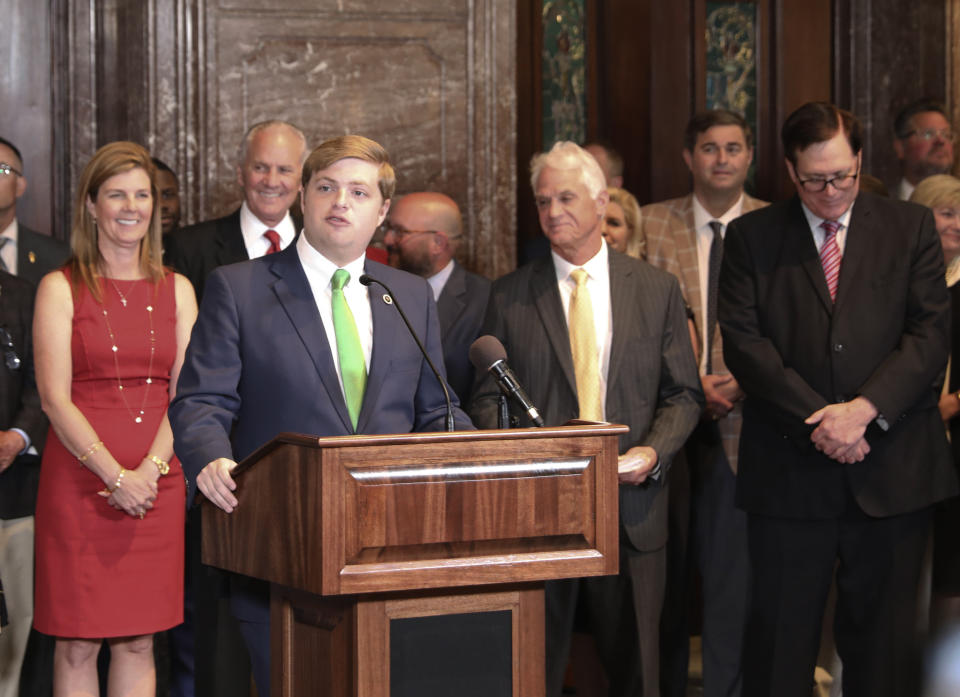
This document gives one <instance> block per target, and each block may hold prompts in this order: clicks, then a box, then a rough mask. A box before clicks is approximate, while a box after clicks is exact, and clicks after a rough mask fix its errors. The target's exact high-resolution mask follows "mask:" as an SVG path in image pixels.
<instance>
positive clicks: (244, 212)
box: [240, 201, 297, 259]
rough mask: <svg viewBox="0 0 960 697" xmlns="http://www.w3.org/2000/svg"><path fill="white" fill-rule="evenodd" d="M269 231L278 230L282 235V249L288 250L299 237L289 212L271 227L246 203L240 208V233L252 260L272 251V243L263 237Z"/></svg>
mask: <svg viewBox="0 0 960 697" xmlns="http://www.w3.org/2000/svg"><path fill="white" fill-rule="evenodd" d="M267 230H276V232H277V234H278V235H280V249H286V248H287V245H289V244H290V243H291V242H293V238H294V237H296V236H297V229H296V228H295V227H294V226H293V219H292V218H291V217H290V213H289V211H288V212H287V214H286V215H285V216H283V220H281V221H280V222H279V223H278V224H277V225H276V226H274V227H270V226H269V225H266V224H264V222H263V221H262V220H260V218H258V217H257V216H255V215H254V214H253V211H251V210H250V208H248V207H247V202H246V201H244V202H243V204H241V206H240V232H241V233H242V234H243V246H244V247H246V248H247V256H248V257H250V258H251V259H259V258H260V257H262V256H264V255H265V254H266V253H267V250H268V249H270V241H269V240H268V239H267V238H266V237H264V236H263V233H265V232H266V231H267Z"/></svg>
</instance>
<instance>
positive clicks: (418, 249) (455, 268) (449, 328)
mask: <svg viewBox="0 0 960 697" xmlns="http://www.w3.org/2000/svg"><path fill="white" fill-rule="evenodd" d="M388 216H389V217H388V218H387V220H386V221H384V223H383V226H382V229H383V233H384V236H383V241H384V244H385V245H386V247H387V253H388V261H389V263H390V266H393V267H396V268H398V269H402V270H403V271H408V272H410V273H413V274H416V275H418V276H422V277H423V278H425V279H427V283H429V284H430V288H431V290H432V291H433V299H434V300H436V301H437V315H438V317H439V318H440V339H441V342H442V344H443V363H444V366H445V367H446V369H447V380H448V381H449V383H450V386H451V387H452V388H453V391H454V392H456V393H457V396H458V397H459V398H460V403H461V404H467V403H468V402H469V400H470V390H471V389H472V387H473V364H472V363H471V362H470V356H469V353H470V344H472V343H473V342H474V341H475V340H476V338H477V337H478V336H480V325H481V323H482V322H483V314H484V312H485V311H486V309H487V299H488V298H489V297H490V281H488V280H487V279H485V278H483V277H482V276H478V275H477V274H474V273H470V272H469V271H467V270H466V269H464V268H463V267H462V266H461V265H460V264H459V263H457V261H456V259H455V258H454V257H455V255H456V253H457V250H458V248H459V246H460V242H461V240H462V239H463V219H462V217H461V216H460V208H459V206H457V202H456V201H454V200H453V199H452V198H450V197H449V196H447V195H445V194H440V193H436V192H432V191H420V192H416V193H412V194H407V195H406V196H404V197H403V198H402V199H400V200H399V201H398V202H397V203H395V204H394V205H393V207H392V208H391V209H390V212H389V214H388Z"/></svg>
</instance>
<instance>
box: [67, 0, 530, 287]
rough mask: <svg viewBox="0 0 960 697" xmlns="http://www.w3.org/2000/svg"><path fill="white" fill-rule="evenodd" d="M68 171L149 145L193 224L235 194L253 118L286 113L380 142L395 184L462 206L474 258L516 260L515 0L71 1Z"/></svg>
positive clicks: (320, 134)
mask: <svg viewBox="0 0 960 697" xmlns="http://www.w3.org/2000/svg"><path fill="white" fill-rule="evenodd" d="M65 7H66V10H67V11H66V15H67V17H66V23H65V27H64V31H63V33H62V35H61V36H60V43H61V45H62V46H63V47H64V51H63V53H64V58H65V62H66V65H65V68H66V70H65V77H66V79H67V81H68V82H67V85H66V89H65V90H64V91H63V92H62V93H61V95H60V97H61V103H62V105H63V108H64V110H65V112H66V114H67V119H66V123H67V124H68V134H67V137H68V140H69V144H68V145H67V147H66V148H65V151H66V153H67V155H68V158H69V166H68V171H69V175H70V182H69V186H68V188H72V186H73V184H74V183H75V181H76V177H77V175H78V173H79V170H80V168H82V166H83V163H84V161H85V160H86V158H87V157H88V156H89V154H90V153H92V152H93V151H94V150H95V149H96V146H97V145H99V144H102V143H104V142H107V141H110V140H115V139H119V138H128V139H131V140H137V141H139V142H143V143H145V144H147V145H148V147H150V148H151V149H152V150H153V151H154V152H155V153H156V154H157V156H158V157H160V158H161V159H163V160H165V161H166V162H168V163H169V164H170V165H171V166H172V167H173V168H174V169H175V170H176V171H177V172H178V173H179V175H180V178H181V189H182V191H183V194H184V200H183V208H184V214H185V219H184V222H193V221H197V220H202V219H205V218H209V217H212V216H216V215H222V214H224V213H226V212H228V211H230V210H232V209H233V208H235V207H236V206H237V205H238V204H239V201H240V192H239V188H238V185H237V183H236V165H237V159H238V147H239V144H240V141H241V138H242V135H243V133H244V132H245V131H246V129H247V128H248V127H249V126H250V125H252V124H254V123H256V122H258V121H261V120H264V119H269V118H282V119H286V120H289V121H291V122H293V123H295V124H297V125H298V126H300V127H301V128H302V129H303V130H304V132H305V133H306V134H307V137H308V141H309V142H311V143H314V144H319V143H320V142H321V141H322V140H324V139H326V138H329V137H332V136H335V135H340V134H345V133H360V134H363V135H366V136H369V137H371V138H373V139H375V140H377V141H379V142H380V143H381V144H383V145H384V146H385V147H386V148H387V149H388V150H389V151H390V153H391V157H392V159H393V162H394V166H395V168H396V170H397V173H398V191H399V192H400V193H404V192H408V191H416V190H424V189H427V190H438V191H443V192H445V193H448V194H450V195H451V196H453V198H454V199H456V200H457V202H458V203H459V204H460V206H461V208H462V210H463V213H464V221H465V228H466V231H467V239H468V242H467V244H466V245H464V250H463V251H464V256H465V260H466V262H467V264H468V266H471V267H472V268H474V269H476V270H477V271H479V272H481V273H485V274H487V275H489V276H497V275H500V274H502V273H504V272H505V271H507V270H509V269H511V268H513V265H514V263H515V245H514V242H513V240H514V239H515V227H514V217H513V211H514V209H515V198H516V194H515V191H516V181H515V173H514V167H513V163H514V161H515V135H514V134H515V124H516V90H515V82H514V73H513V69H514V46H515V26H514V16H515V15H514V13H513V11H512V3H510V2H509V1H508V0H457V1H455V2H453V1H450V0H403V1H401V2H397V1H395V0H394V1H391V0H368V1H366V2H356V1H351V0H326V1H321V2H317V1H308V0H273V1H272V2H270V3H264V2H262V1H261V0H145V1H144V2H117V1H116V0H114V1H113V2H109V1H107V0H95V1H94V2H91V3H79V2H76V3H72V2H66V4H65Z"/></svg>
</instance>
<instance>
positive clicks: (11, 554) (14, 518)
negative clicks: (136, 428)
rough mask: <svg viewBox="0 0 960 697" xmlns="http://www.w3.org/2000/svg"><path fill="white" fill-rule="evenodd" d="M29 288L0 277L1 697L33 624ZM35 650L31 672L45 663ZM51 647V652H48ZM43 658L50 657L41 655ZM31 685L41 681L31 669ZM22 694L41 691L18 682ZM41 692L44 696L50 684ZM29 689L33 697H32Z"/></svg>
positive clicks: (39, 428)
mask: <svg viewBox="0 0 960 697" xmlns="http://www.w3.org/2000/svg"><path fill="white" fill-rule="evenodd" d="M33 295H34V287H33V284H31V283H30V282H29V281H26V280H24V279H22V278H17V277H16V276H13V275H11V274H9V273H6V272H5V271H0V578H2V581H3V592H4V595H5V597H6V601H7V609H8V611H9V615H10V624H9V625H8V626H7V627H5V628H4V630H3V633H2V634H0V694H2V695H16V694H19V693H18V687H17V686H18V684H19V683H20V679H21V666H22V665H23V662H24V655H25V652H26V648H27V639H28V637H29V636H30V627H31V625H32V624H33V539H34V522H33V511H34V507H35V505H36V500H37V484H38V482H39V475H40V456H39V454H38V453H39V451H40V449H41V448H42V447H43V441H44V438H45V437H46V432H47V418H46V417H45V416H44V414H43V411H42V410H41V409H40V397H39V395H38V394H37V385H36V383H35V382H34V379H33V361H32V356H33V352H32V350H31V346H32V340H31V336H30V330H31V323H32V319H33ZM41 648H42V647H40V646H37V647H35V649H36V650H38V651H40V653H39V654H36V655H35V656H34V657H33V658H34V661H36V662H37V666H34V668H35V669H38V668H39V666H42V665H46V663H45V660H44V658H43V651H42V650H41ZM47 648H51V647H47ZM47 658H49V656H47ZM34 673H36V674H35V675H34V679H39V680H40V681H41V682H43V681H44V678H43V677H41V676H40V675H39V673H38V672H37V671H36V670H35V671H34ZM24 680H25V684H24V685H23V686H22V687H23V693H22V694H40V692H41V691H42V688H41V687H40V684H39V683H34V682H32V681H31V679H29V678H27V677H25V678H24ZM45 681H46V682H47V686H48V687H47V691H49V678H46V680H45ZM35 691H36V692H35Z"/></svg>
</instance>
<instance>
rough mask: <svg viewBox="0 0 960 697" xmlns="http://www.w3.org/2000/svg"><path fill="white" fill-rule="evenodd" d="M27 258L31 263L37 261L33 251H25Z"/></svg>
mask: <svg viewBox="0 0 960 697" xmlns="http://www.w3.org/2000/svg"><path fill="white" fill-rule="evenodd" d="M27 259H29V260H30V263H31V264H36V263H37V255H36V254H34V253H33V252H28V253H27Z"/></svg>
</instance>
